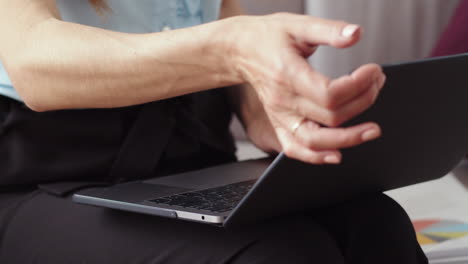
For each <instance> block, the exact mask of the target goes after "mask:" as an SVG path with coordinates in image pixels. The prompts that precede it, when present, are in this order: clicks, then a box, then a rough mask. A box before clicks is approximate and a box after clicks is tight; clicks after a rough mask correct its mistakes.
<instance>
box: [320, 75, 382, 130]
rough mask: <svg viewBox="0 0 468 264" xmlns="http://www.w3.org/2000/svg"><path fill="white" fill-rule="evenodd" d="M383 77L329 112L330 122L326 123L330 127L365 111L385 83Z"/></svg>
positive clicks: (373, 101)
mask: <svg viewBox="0 0 468 264" xmlns="http://www.w3.org/2000/svg"><path fill="white" fill-rule="evenodd" d="M385 79H386V78H385V76H383V77H382V78H380V80H379V81H378V82H377V83H375V84H374V85H373V87H372V88H371V89H369V90H368V91H367V92H365V93H364V94H362V95H360V96H359V97H358V98H356V99H354V100H352V101H351V102H349V103H347V104H345V105H343V106H342V107H341V108H339V109H337V110H336V111H333V112H329V114H330V115H331V116H332V117H333V118H329V119H332V122H330V123H328V124H327V125H328V126H332V127H336V126H339V125H341V124H342V123H344V122H346V121H349V120H351V119H352V118H354V117H356V116H357V115H359V114H361V113H362V112H364V111H366V110H367V109H368V108H369V107H371V106H372V105H373V104H374V103H375V101H376V100H377V97H378V96H379V93H380V90H381V88H382V86H383V84H384V83H385Z"/></svg>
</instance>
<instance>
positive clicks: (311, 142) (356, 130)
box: [295, 121, 382, 151]
mask: <svg viewBox="0 0 468 264" xmlns="http://www.w3.org/2000/svg"><path fill="white" fill-rule="evenodd" d="M381 134H382V132H381V129H380V127H379V126H378V125H377V124H375V123H365V124H361V125H357V126H353V127H348V128H327V127H317V125H316V124H315V122H312V121H307V122H304V124H303V125H302V126H301V127H300V128H298V129H297V131H296V133H295V136H296V139H297V140H298V141H300V142H301V143H302V144H303V145H305V146H306V147H309V148H311V149H313V150H315V151H322V150H328V149H344V148H350V147H354V146H358V145H361V144H363V143H365V142H368V141H372V140H375V139H377V138H379V137H380V136H381Z"/></svg>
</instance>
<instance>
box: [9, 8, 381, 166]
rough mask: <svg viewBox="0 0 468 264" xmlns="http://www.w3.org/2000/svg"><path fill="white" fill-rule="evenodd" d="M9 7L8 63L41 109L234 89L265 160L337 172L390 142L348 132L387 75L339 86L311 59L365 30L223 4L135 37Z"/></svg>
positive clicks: (369, 71)
mask: <svg viewBox="0 0 468 264" xmlns="http://www.w3.org/2000/svg"><path fill="white" fill-rule="evenodd" d="M0 8H1V9H2V10H4V12H3V13H4V15H3V16H2V17H0V59H1V60H2V62H3V63H4V65H5V67H6V69H7V71H8V73H9V76H10V78H11V80H12V82H13V84H14V86H15V88H16V90H17V91H18V92H19V94H20V95H21V97H22V98H23V99H24V101H25V103H26V105H28V106H29V107H30V108H31V109H33V110H35V111H50V110H57V109H76V108H112V107H122V106H129V105H136V104H141V103H146V102H151V101H157V100H162V99H166V98H171V97H175V96H179V95H184V94H188V93H193V92H198V91H203V90H208V89H215V88H218V87H223V86H233V88H232V89H231V92H230V94H231V102H232V105H233V108H234V109H235V111H236V112H237V114H238V115H239V117H240V119H241V120H242V122H243V124H244V127H245V129H246V131H247V133H248V135H249V137H250V139H251V140H252V141H253V142H254V143H255V144H256V145H257V146H259V147H260V148H261V149H263V150H265V151H267V152H277V151H282V150H283V151H285V153H286V154H287V155H288V156H290V157H292V158H296V159H299V160H302V161H305V162H310V163H339V162H340V161H341V154H340V152H339V149H341V148H346V147H352V146H355V145H359V144H362V143H364V142H366V141H369V140H373V139H375V138H377V137H379V136H380V134H381V131H380V128H379V126H378V125H377V124H373V123H367V124H361V125H358V126H355V127H350V128H341V127H339V126H340V125H341V124H342V123H343V122H345V121H347V120H349V119H351V118H353V117H354V116H356V115H358V114H360V113H361V112H363V111H364V110H366V109H367V108H368V107H369V106H371V105H372V104H373V103H374V102H375V100H376V98H377V96H378V93H379V91H380V89H381V88H382V86H383V84H384V82H385V76H384V75H383V73H382V70H381V68H380V67H379V66H378V65H374V64H369V65H364V66H362V67H360V68H359V69H357V70H356V71H355V72H354V73H352V74H351V75H349V76H343V77H340V78H338V79H334V80H331V79H329V78H327V77H326V76H324V75H322V74H320V73H318V72H316V71H314V69H312V68H311V67H310V66H309V64H308V63H307V60H306V58H307V57H309V56H311V55H312V54H313V53H314V51H315V50H316V48H317V47H318V45H329V46H333V47H336V48H347V47H350V46H352V45H354V44H356V43H357V42H358V41H359V39H360V38H361V29H360V28H359V27H358V26H356V25H350V24H348V23H345V22H340V21H330V20H324V19H318V18H313V17H309V16H304V15H293V14H285V13H284V14H283V13H281V14H273V15H268V16H242V15H241V14H242V11H241V9H240V7H239V5H238V3H237V2H236V0H225V1H224V3H223V7H222V14H223V17H224V19H221V20H219V21H216V22H212V23H208V24H204V25H200V26H196V27H191V28H187V29H180V30H173V31H168V32H161V33H152V34H126V33H119V32H112V31H108V30H103V29H99V28H93V27H87V26H83V25H78V24H74V23H68V22H63V21H61V18H60V14H59V12H58V10H57V8H56V4H55V1H54V0H15V1H8V0H0ZM32 84H34V85H32ZM298 124H299V126H298ZM295 128H297V129H295Z"/></svg>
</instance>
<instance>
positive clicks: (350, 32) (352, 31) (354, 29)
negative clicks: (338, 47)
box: [341, 24, 360, 38]
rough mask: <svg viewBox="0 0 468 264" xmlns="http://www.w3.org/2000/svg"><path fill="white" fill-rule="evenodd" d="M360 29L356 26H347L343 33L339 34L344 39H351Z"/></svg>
mask: <svg viewBox="0 0 468 264" xmlns="http://www.w3.org/2000/svg"><path fill="white" fill-rule="evenodd" d="M359 28H360V27H359V26H358V25H353V24H352V25H347V26H346V27H344V28H343V31H342V32H341V35H342V36H343V37H345V38H350V37H352V36H353V35H354V34H356V32H357V31H358V29H359Z"/></svg>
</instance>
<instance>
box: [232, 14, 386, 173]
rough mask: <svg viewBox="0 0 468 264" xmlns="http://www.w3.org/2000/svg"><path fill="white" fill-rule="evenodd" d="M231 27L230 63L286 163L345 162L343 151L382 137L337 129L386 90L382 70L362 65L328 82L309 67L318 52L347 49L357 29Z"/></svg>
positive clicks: (238, 20) (297, 24)
mask: <svg viewBox="0 0 468 264" xmlns="http://www.w3.org/2000/svg"><path fill="white" fill-rule="evenodd" d="M230 21H232V22H234V23H231V28H230V31H229V32H230V33H231V34H223V37H224V38H225V41H226V40H227V42H226V43H227V44H226V45H227V50H228V54H226V55H227V56H226V58H227V59H226V60H227V62H228V64H229V65H230V67H231V68H233V69H235V71H236V72H237V73H238V74H239V75H240V76H241V78H242V80H243V81H244V82H246V83H248V84H250V85H251V86H252V87H253V89H254V90H255V91H256V93H257V94H258V97H259V98H260V101H261V102H262V104H263V107H264V109H265V113H266V115H267V116H268V119H269V120H270V122H271V125H272V127H273V128H274V131H275V133H276V136H277V138H278V141H279V142H280V144H281V148H282V149H281V150H282V151H284V152H285V154H286V155H287V156H289V157H291V158H295V159H299V160H302V161H304V162H309V163H314V164H321V163H340V162H341V159H342V157H341V154H340V149H343V148H348V147H352V146H356V145H359V144H362V143H364V142H367V141H371V140H374V139H376V138H378V137H380V135H381V129H380V127H379V126H378V125H377V124H375V123H365V124H360V125H357V126H353V127H348V128H339V127H338V126H339V125H341V124H342V123H343V122H346V121H348V120H350V119H351V118H353V117H355V116H356V115H358V114H360V113H362V112H363V111H365V110H366V109H367V108H369V107H370V106H371V105H372V104H373V103H374V102H375V100H376V98H377V96H378V94H379V92H380V90H381V89H382V87H383V84H384V83H385V75H384V74H383V72H382V69H381V67H380V66H378V65H375V64H368V65H364V66H362V67H360V68H358V69H357V70H356V71H354V72H353V73H352V74H350V75H346V76H343V77H341V78H338V79H334V80H330V79H329V78H327V77H326V76H324V75H322V74H320V73H319V72H317V71H314V69H312V67H311V66H310V65H309V63H308V62H307V58H308V57H309V56H310V55H312V54H313V53H314V51H315V50H316V48H317V47H318V46H319V45H329V46H332V47H336V48H347V47H350V46H352V45H354V44H355V43H357V42H358V41H359V39H360V35H361V29H360V27H359V26H357V25H352V24H348V23H345V22H339V21H330V20H324V19H318V18H313V17H310V16H304V15H293V14H283V13H281V14H274V15H269V16H263V17H258V16H257V17H254V16H240V17H234V18H231V19H230ZM253 114H255V113H253ZM252 120H256V118H252ZM270 136H271V135H270Z"/></svg>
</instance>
